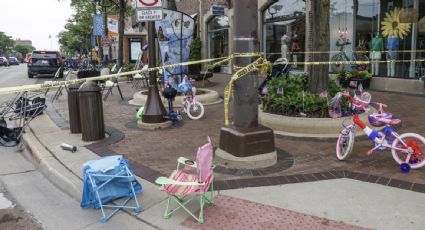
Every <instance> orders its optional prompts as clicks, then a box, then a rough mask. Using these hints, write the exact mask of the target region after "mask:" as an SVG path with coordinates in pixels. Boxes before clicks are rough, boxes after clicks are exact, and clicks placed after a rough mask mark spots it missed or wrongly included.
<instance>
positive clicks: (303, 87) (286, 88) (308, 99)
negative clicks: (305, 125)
mask: <svg viewBox="0 0 425 230" xmlns="http://www.w3.org/2000/svg"><path fill="white" fill-rule="evenodd" d="M340 91H342V88H341V87H339V86H338V85H337V84H336V82H335V81H334V80H331V81H329V86H328V97H327V98H326V97H321V96H319V95H316V94H314V93H312V92H311V91H310V90H309V81H308V76H307V75H295V76H289V77H279V78H273V79H272V80H271V81H270V82H269V83H268V93H267V95H266V96H265V97H264V98H263V111H264V112H267V113H273V114H279V115H285V116H296V117H297V116H302V113H303V114H305V115H306V116H307V117H329V113H328V100H330V99H331V98H332V97H334V96H335V94H336V93H337V92H340Z"/></svg>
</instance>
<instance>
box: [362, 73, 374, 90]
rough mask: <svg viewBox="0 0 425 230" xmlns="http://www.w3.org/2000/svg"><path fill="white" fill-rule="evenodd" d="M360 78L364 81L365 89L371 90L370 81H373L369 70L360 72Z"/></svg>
mask: <svg viewBox="0 0 425 230" xmlns="http://www.w3.org/2000/svg"><path fill="white" fill-rule="evenodd" d="M359 75H360V78H361V79H362V85H363V87H364V88H369V85H370V79H372V73H370V72H369V71H367V70H362V71H360V72H359Z"/></svg>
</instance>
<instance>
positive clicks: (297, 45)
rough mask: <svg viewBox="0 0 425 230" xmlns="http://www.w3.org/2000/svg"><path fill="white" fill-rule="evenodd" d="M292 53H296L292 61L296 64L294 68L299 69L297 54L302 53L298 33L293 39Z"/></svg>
mask: <svg viewBox="0 0 425 230" xmlns="http://www.w3.org/2000/svg"><path fill="white" fill-rule="evenodd" d="M291 52H294V54H292V61H293V62H294V65H293V67H294V68H297V61H298V57H297V55H298V54H297V52H300V41H299V39H298V34H297V33H294V36H293V37H292V45H291Z"/></svg>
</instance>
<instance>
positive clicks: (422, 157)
mask: <svg viewBox="0 0 425 230" xmlns="http://www.w3.org/2000/svg"><path fill="white" fill-rule="evenodd" d="M402 150H405V151H402ZM406 151H411V155H410V159H409V162H406V158H407V156H408V155H409V154H408V153H406ZM391 153H392V155H393V158H394V160H395V161H396V162H397V163H398V164H400V165H401V164H403V163H407V164H409V166H410V167H411V168H413V169H416V168H420V167H422V166H424V165H425V138H424V137H423V136H421V135H419V134H416V133H404V134H402V135H400V136H399V137H398V138H396V139H395V140H394V142H393V144H392V149H391Z"/></svg>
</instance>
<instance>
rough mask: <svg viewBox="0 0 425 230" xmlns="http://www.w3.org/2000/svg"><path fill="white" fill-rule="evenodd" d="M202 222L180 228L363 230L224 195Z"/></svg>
mask: <svg viewBox="0 0 425 230" xmlns="http://www.w3.org/2000/svg"><path fill="white" fill-rule="evenodd" d="M204 220H205V222H204V223H203V224H199V223H198V222H195V220H194V219H193V218H192V217H188V218H187V219H186V220H185V221H184V222H183V223H182V225H183V226H184V227H187V228H191V229H199V230H201V229H202V230H209V229H211V230H215V229H221V230H227V229H228V230H244V229H252V230H257V229H258V230H260V229H269V230H273V229H276V230H277V229H309V230H316V229H317V230H324V229H327V230H343V229H344V230H349V229H353V230H354V229H366V228H360V227H356V226H353V225H349V224H345V223H343V222H339V221H333V220H328V219H325V218H319V217H315V216H310V215H306V214H303V213H299V212H294V211H290V210H286V209H281V208H277V207H272V206H269V205H264V204H259V203H255V202H252V201H248V200H243V199H238V198H234V197H230V196H224V195H219V196H217V199H216V203H215V205H214V206H206V208H205V209H204Z"/></svg>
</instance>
